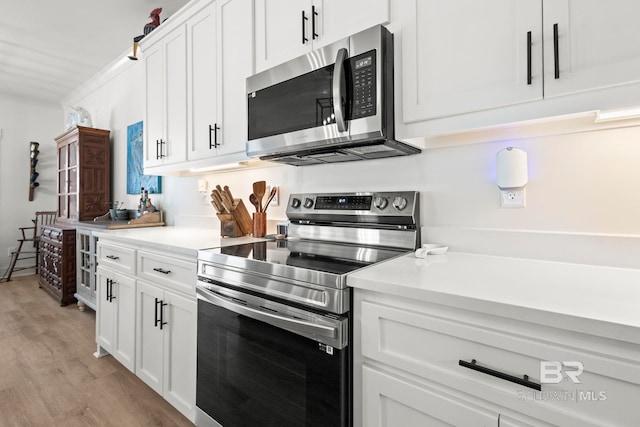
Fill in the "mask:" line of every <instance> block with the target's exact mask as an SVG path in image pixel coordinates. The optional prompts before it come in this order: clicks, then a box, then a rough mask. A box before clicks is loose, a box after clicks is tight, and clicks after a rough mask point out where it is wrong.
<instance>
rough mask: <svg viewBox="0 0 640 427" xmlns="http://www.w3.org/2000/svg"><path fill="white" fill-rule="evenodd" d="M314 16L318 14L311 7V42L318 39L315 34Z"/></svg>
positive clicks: (314, 8)
mask: <svg viewBox="0 0 640 427" xmlns="http://www.w3.org/2000/svg"><path fill="white" fill-rule="evenodd" d="M303 13H304V12H303ZM316 16H318V12H316V7H315V6H311V38H312V39H313V40H315V39H317V38H318V34H316Z"/></svg>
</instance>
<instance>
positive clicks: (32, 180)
mask: <svg viewBox="0 0 640 427" xmlns="http://www.w3.org/2000/svg"><path fill="white" fill-rule="evenodd" d="M39 147H40V143H38V142H33V141H31V142H30V143H29V148H30V150H31V168H30V171H29V201H30V202H32V201H33V192H34V190H35V189H36V188H37V187H38V186H39V185H40V183H39V182H38V176H39V175H40V174H39V173H38V172H37V171H36V166H37V165H38V154H40V150H39V149H38V148H39Z"/></svg>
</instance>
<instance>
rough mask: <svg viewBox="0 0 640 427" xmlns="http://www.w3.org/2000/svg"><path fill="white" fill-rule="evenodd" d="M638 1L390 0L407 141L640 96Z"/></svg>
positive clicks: (632, 101) (399, 107)
mask: <svg viewBox="0 0 640 427" xmlns="http://www.w3.org/2000/svg"><path fill="white" fill-rule="evenodd" d="M637 16H640V2H637V1H634V0H613V1H610V2H601V1H597V0H486V1H482V2H478V1H474V0H452V1H436V0H404V1H398V2H392V3H391V25H390V29H391V30H392V32H394V34H395V73H396V76H395V90H396V135H397V136H398V137H399V138H400V139H403V140H409V141H411V140H412V139H413V138H416V139H423V140H426V139H428V138H429V137H433V136H437V135H443V134H451V133H453V132H457V131H461V130H470V129H477V128H482V127H485V126H493V125H503V124H506V123H513V122H520V121H525V120H531V119H540V118H547V117H554V116H560V115H566V114H574V113H583V112H588V111H594V110H600V109H612V108H620V107H627V106H634V105H637V104H638V99H640V72H639V71H638V70H640V44H639V43H638V42H637V41H638V40H640V26H638V25H637V23H636V22H635V19H636V17H637Z"/></svg>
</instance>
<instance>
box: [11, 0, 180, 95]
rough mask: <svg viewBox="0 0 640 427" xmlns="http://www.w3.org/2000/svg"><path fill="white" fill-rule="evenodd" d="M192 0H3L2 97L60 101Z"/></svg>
mask: <svg viewBox="0 0 640 427" xmlns="http://www.w3.org/2000/svg"><path fill="white" fill-rule="evenodd" d="M188 1H189V0H134V1H132V0H109V1H99V0H56V1H52V0H17V1H16V0H0V10H2V12H1V13H0V96H3V97H4V96H11V97H17V98H21V99H29V100H33V101H36V102H41V103H56V104H59V103H60V102H61V101H62V99H63V98H64V97H66V96H67V95H69V94H70V93H71V92H72V91H73V90H75V89H76V88H77V87H78V86H80V85H81V84H83V83H85V82H86V81H88V80H89V79H90V78H91V77H93V76H94V75H95V74H96V73H98V72H99V71H101V70H102V69H104V68H105V67H106V66H107V65H109V64H111V63H112V62H113V61H115V60H116V59H118V57H120V56H122V55H123V54H125V53H126V52H127V50H129V51H130V50H131V48H132V45H133V37H134V36H137V35H140V34H142V29H143V27H144V25H145V24H146V23H147V22H149V13H150V12H151V11H152V10H153V9H155V8H157V7H162V9H163V10H162V14H161V15H160V20H161V21H163V20H164V19H166V18H168V17H169V16H171V15H172V14H173V13H174V12H175V11H177V10H178V9H180V8H181V7H182V6H183V5H185V4H186V3H188Z"/></svg>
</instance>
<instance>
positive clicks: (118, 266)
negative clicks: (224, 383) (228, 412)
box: [95, 236, 197, 422]
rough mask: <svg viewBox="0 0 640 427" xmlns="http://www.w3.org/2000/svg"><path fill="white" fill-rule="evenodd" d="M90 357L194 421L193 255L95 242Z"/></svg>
mask: <svg viewBox="0 0 640 427" xmlns="http://www.w3.org/2000/svg"><path fill="white" fill-rule="evenodd" d="M97 254H98V263H99V264H100V265H99V266H98V274H97V280H98V295H97V299H98V301H97V312H96V341H97V343H98V350H97V352H96V354H95V355H96V357H102V356H105V355H107V354H111V355H113V357H114V358H116V360H118V361H119V362H120V363H122V364H123V365H124V366H126V367H127V368H128V369H129V370H130V371H132V372H134V373H135V374H136V375H137V376H138V377H139V378H140V379H141V380H142V381H144V382H145V383H146V384H147V385H149V386H150V387H151V388H152V389H153V390H155V391H156V392H157V393H158V394H160V395H162V396H163V397H164V398H165V399H166V400H167V401H168V402H169V403H171V404H172V405H173V406H174V407H175V408H176V409H178V410H179V411H180V412H181V413H182V414H183V415H184V416H185V417H187V418H188V419H189V420H190V421H192V422H193V421H194V420H195V404H196V325H197V301H196V294H195V283H196V279H197V277H196V259H195V256H193V257H190V256H186V255H183V254H180V253H174V252H169V251H156V250H148V249H146V248H145V249H142V248H139V247H138V245H135V246H134V245H132V244H130V243H129V242H127V241H125V240H122V241H121V240H119V239H115V238H112V237H106V236H103V237H101V238H100V240H99V241H98V250H97Z"/></svg>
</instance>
